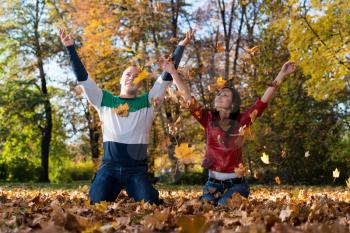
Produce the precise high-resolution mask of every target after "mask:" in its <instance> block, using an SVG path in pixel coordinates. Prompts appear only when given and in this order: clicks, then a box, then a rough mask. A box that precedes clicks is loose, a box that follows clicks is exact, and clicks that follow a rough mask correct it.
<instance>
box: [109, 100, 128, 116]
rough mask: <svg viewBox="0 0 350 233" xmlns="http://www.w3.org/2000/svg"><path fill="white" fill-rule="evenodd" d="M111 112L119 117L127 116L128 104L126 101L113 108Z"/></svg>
mask: <svg viewBox="0 0 350 233" xmlns="http://www.w3.org/2000/svg"><path fill="white" fill-rule="evenodd" d="M112 112H113V113H115V114H117V115H119V116H121V117H127V116H129V105H128V104H127V103H125V104H121V105H119V106H118V107H117V108H113V109H112Z"/></svg>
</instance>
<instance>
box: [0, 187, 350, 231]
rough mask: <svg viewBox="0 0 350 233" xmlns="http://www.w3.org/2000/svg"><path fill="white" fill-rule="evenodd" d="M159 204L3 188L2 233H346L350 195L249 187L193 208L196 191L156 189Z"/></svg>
mask: <svg viewBox="0 0 350 233" xmlns="http://www.w3.org/2000/svg"><path fill="white" fill-rule="evenodd" d="M159 189H160V195H161V198H162V199H163V200H164V202H165V203H164V205H162V206H153V205H150V204H147V203H142V202H141V203H140V202H139V203H136V202H133V201H132V200H130V199H129V198H127V196H126V194H125V193H124V192H122V193H121V194H120V195H119V197H118V199H117V200H116V201H115V202H113V203H100V204H96V205H90V204H89V201H88V199H87V191H88V186H87V185H84V186H80V187H77V188H62V189H60V188H53V189H52V188H47V187H36V186H34V187H33V186H31V185H16V186H9V185H2V186H0V232H48V233H51V232H191V233H192V232H193V233H197V232H198V233H199V232H211V233H214V232H251V233H263V232H280V233H282V232H287V233H292V232H293V233H294V232H296V233H299V232H312V233H322V232H332V233H336V232H337V233H342V232H350V191H349V189H347V190H346V189H345V188H336V187H326V188H325V187H323V188H322V187H287V186H284V187H281V186H278V187H266V186H255V187H252V192H251V196H250V197H249V198H248V199H245V198H242V197H240V196H238V195H237V196H233V197H232V199H231V200H230V202H229V203H228V207H214V206H211V205H209V204H206V203H205V204H202V203H200V202H198V197H199V196H200V195H201V190H200V187H199V186H198V187H187V188H184V187H176V186H171V187H160V188H159Z"/></svg>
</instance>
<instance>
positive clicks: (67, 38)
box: [60, 28, 74, 47]
mask: <svg viewBox="0 0 350 233" xmlns="http://www.w3.org/2000/svg"><path fill="white" fill-rule="evenodd" d="M60 38H61V42H62V44H63V45H64V46H66V47H68V46H72V45H74V40H73V39H72V37H71V35H69V34H68V35H67V34H66V32H65V30H64V29H63V28H61V29H60Z"/></svg>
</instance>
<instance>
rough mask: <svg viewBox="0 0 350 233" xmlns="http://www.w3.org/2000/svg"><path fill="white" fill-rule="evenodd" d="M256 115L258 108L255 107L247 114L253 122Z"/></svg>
mask: <svg viewBox="0 0 350 233" xmlns="http://www.w3.org/2000/svg"><path fill="white" fill-rule="evenodd" d="M257 115H258V110H256V109H255V110H254V111H253V112H251V113H250V114H249V116H250V121H251V122H252V123H254V121H255V120H256V117H257Z"/></svg>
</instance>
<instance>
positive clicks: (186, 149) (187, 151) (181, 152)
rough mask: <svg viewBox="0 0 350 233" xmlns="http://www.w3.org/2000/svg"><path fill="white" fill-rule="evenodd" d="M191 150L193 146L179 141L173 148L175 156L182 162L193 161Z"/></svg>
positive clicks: (192, 150)
mask: <svg viewBox="0 0 350 233" xmlns="http://www.w3.org/2000/svg"><path fill="white" fill-rule="evenodd" d="M193 152H194V148H193V147H190V146H189V145H188V143H181V144H180V145H179V146H176V148H175V155H176V157H177V158H178V159H180V160H181V162H182V163H184V164H193V163H194V162H195V161H194V156H193Z"/></svg>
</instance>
